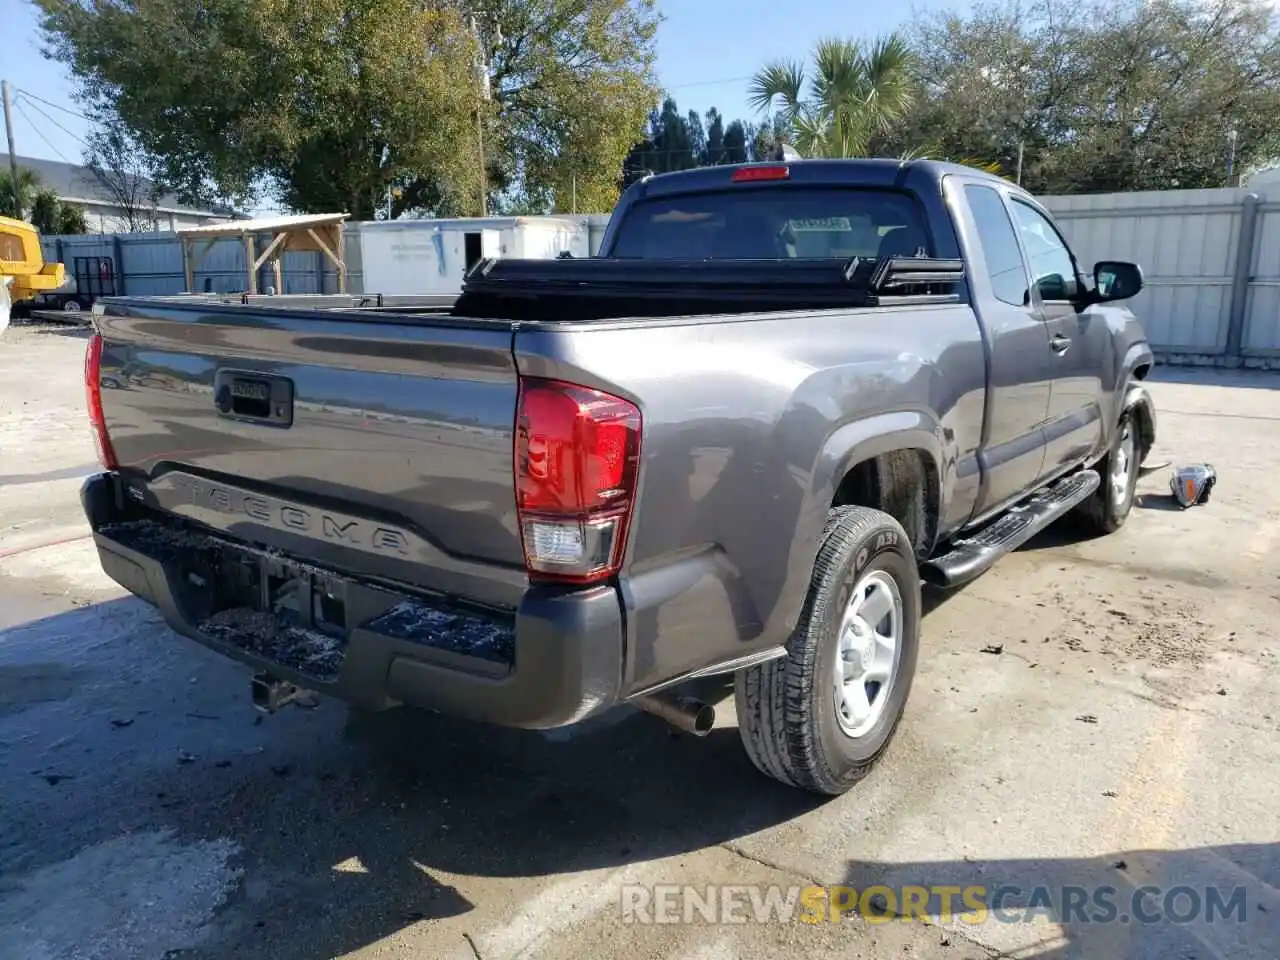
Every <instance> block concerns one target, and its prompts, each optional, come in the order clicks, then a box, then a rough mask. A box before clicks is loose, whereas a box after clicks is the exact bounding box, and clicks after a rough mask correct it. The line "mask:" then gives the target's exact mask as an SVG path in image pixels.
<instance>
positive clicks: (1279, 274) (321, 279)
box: [44, 188, 1280, 367]
mask: <svg viewBox="0 0 1280 960" xmlns="http://www.w3.org/2000/svg"><path fill="white" fill-rule="evenodd" d="M1275 192H1276V194H1277V199H1276V201H1274V202H1272V201H1268V200H1267V199H1266V197H1265V196H1264V195H1262V194H1261V193H1250V192H1249V191H1246V190H1162V191H1151V192H1146V193H1112V194H1097V195H1090V196H1070V197H1044V198H1042V199H1043V201H1044V203H1045V205H1046V206H1048V207H1049V209H1050V210H1051V211H1053V214H1054V217H1055V218H1056V219H1057V221H1058V223H1059V225H1060V226H1061V227H1062V230H1063V232H1064V233H1065V234H1066V235H1067V239H1068V241H1069V242H1070V244H1071V246H1072V248H1073V249H1074V250H1075V252H1076V255H1077V257H1078V258H1079V259H1080V261H1081V266H1082V267H1083V268H1084V269H1085V270H1088V269H1089V268H1090V267H1091V266H1092V264H1093V263H1094V261H1096V260H1106V259H1115V260H1134V261H1137V262H1138V263H1140V264H1141V265H1142V268H1143V270H1144V272H1145V275H1146V283H1147V288H1146V289H1145V290H1144V291H1143V292H1142V293H1141V294H1140V295H1139V296H1138V297H1137V298H1136V299H1135V300H1134V301H1133V304H1132V306H1133V309H1134V312H1135V313H1137V314H1138V315H1139V317H1140V318H1141V319H1142V321H1143V324H1144V326H1145V327H1146V329H1147V334H1148V336H1149V337H1150V338H1151V341H1152V343H1153V344H1154V345H1155V347H1156V349H1157V352H1158V353H1159V355H1160V356H1161V359H1163V360H1165V361H1166V362H1182V363H1205V364H1218V365H1224V366H1241V365H1244V366H1266V367H1280V188H1277V189H1276V190H1275ZM573 219H577V220H581V221H585V222H586V224H587V226H588V230H589V235H590V243H591V251H592V253H593V254H594V253H595V252H596V251H598V250H599V246H600V240H601V238H602V237H603V234H604V228H605V225H606V224H607V223H608V219H609V218H608V216H607V215H602V214H592V215H585V216H578V217H574V218H573ZM345 238H346V260H347V267H348V283H349V288H350V290H351V291H352V292H356V293H360V292H366V293H377V292H378V291H376V290H369V291H365V290H364V288H363V275H362V264H361V262H360V224H359V223H350V224H348V225H347V229H346V231H345ZM44 253H45V257H46V259H49V260H60V261H62V262H63V263H65V264H66V265H67V272H68V274H70V273H72V272H73V260H74V258H75V257H77V256H109V257H113V258H114V260H115V264H116V274H117V288H118V289H119V291H120V292H121V293H124V294H128V295H143V296H145V295H151V294H171V293H178V292H181V291H182V289H183V286H184V280H183V274H182V251H181V246H180V244H179V242H178V240H177V238H176V237H175V236H174V235H173V234H171V233H137V234H128V233H124V234H106V235H87V236H68V237H46V238H45V239H44ZM330 267H331V265H330V264H328V263H327V262H326V261H325V259H324V258H323V255H322V254H318V253H286V254H285V262H284V290H283V291H282V292H284V293H334V292H336V291H337V278H336V277H335V275H334V273H333V271H332V270H331V268H330ZM268 282H270V280H269V278H267V277H265V275H264V278H263V281H262V283H263V289H265V284H266V283H268ZM243 285H244V249H243V246H242V245H241V244H240V243H239V242H238V241H222V242H219V243H217V244H215V245H214V247H213V249H212V250H211V252H210V253H209V255H208V256H207V257H206V258H205V260H204V262H203V263H202V265H201V269H200V270H199V271H198V272H197V274H196V288H197V290H212V291H215V292H219V293H222V292H230V291H235V290H239V289H241V288H242V287H243Z"/></svg>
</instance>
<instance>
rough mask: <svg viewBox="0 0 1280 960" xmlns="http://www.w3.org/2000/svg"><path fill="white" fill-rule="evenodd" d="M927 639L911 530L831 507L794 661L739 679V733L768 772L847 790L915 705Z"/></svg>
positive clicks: (873, 514) (864, 511) (791, 646)
mask: <svg viewBox="0 0 1280 960" xmlns="http://www.w3.org/2000/svg"><path fill="white" fill-rule="evenodd" d="M919 638H920V575H919V573H918V571H917V569H916V561H915V555H914V551H913V548H912V545H911V542H910V540H909V539H908V537H907V534H906V532H905V531H904V530H903V529H902V526H901V525H900V524H899V523H898V521H896V520H895V519H893V517H891V516H889V515H888V514H886V513H882V512H880V511H878V510H871V509H868V508H866V507H839V508H836V509H835V510H833V511H831V514H830V516H829V518H828V520H827V525H826V529H825V530H824V532H823V539H822V544H821V546H820V548H819V550H818V559H817V561H816V563H815V564H814V571H813V579H812V580H811V581H810V586H809V595H808V597H807V598H806V600H805V606H804V610H803V611H802V613H801V616H800V622H799V624H798V625H797V627H796V630H795V633H794V634H792V636H791V640H790V641H789V642H788V644H787V655H786V656H785V657H782V658H779V659H777V660H773V661H770V662H768V663H765V664H761V665H760V666H758V667H752V668H751V669H749V670H744V671H741V672H740V673H739V674H738V675H737V678H736V701H737V710H738V726H739V732H740V733H741V735H742V740H743V743H744V745H745V746H746V749H747V754H748V755H749V756H750V757H751V761H752V762H753V763H754V764H755V765H756V767H757V768H759V769H760V770H761V771H762V772H763V773H766V774H768V775H769V776H771V777H773V778H774V779H776V780H780V781H781V782H783V783H786V784H789V785H792V786H797V787H801V788H803V789H805V790H810V791H812V792H814V793H823V794H839V793H843V792H845V791H846V790H848V789H849V788H850V787H852V786H853V785H854V784H855V783H857V782H858V781H859V780H861V779H862V778H863V777H865V776H866V775H867V774H868V773H870V772H871V769H872V767H874V766H875V764H876V762H877V761H878V760H879V759H880V757H881V756H882V755H883V754H884V751H885V750H886V748H887V747H888V746H889V742H890V741H891V740H892V738H893V734H894V732H895V731H896V729H897V726H898V721H899V720H900V719H901V718H902V711H903V709H904V707H905V706H906V702H907V694H908V693H909V692H910V690H911V681H912V679H913V677H914V675H915V668H916V658H917V653H918V650H919Z"/></svg>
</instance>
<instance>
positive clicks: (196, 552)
mask: <svg viewBox="0 0 1280 960" xmlns="http://www.w3.org/2000/svg"><path fill="white" fill-rule="evenodd" d="M81 500H82V503H83V505H84V509H85V514H86V515H87V516H88V518H89V522H90V525H91V527H92V528H93V532H94V540H95V542H96V543H97V547H98V555H99V557H100V558H101V561H102V567H103V570H104V571H105V572H106V573H107V575H108V576H110V577H111V578H112V579H113V580H115V581H116V582H117V583H119V584H120V585H121V586H122V587H124V588H125V589H126V590H128V591H130V592H131V593H133V594H135V595H137V596H138V597H140V598H142V599H143V600H145V601H147V602H148V603H151V604H153V605H154V606H155V607H156V608H157V609H158V610H159V611H160V613H161V614H162V615H163V616H164V619H165V621H166V622H167V623H168V624H169V625H170V626H171V627H172V628H173V629H174V630H175V631H177V632H178V633H180V634H182V635H184V636H186V637H190V638H191V639H193V640H196V641H198V642H200V643H201V644H203V645H205V646H206V647H209V648H211V649H213V650H216V651H218V652H219V653H222V654H224V655H226V656H228V657H231V658H233V659H235V660H238V661H240V662H242V663H245V664H248V665H249V666H251V667H253V668H255V669H256V670H258V671H261V672H265V673H270V674H272V675H274V676H276V677H279V678H280V679H283V680H288V681H290V682H293V683H296V684H298V685H299V686H302V687H306V688H309V689H312V690H317V691H319V692H321V693H325V694H327V695H329V696H333V697H336V698H338V699H342V700H345V701H347V702H350V703H354V704H358V705H360V706H363V707H366V708H370V709H381V708H385V707H389V706H394V705H396V704H398V703H406V704H411V705H414V706H418V707H423V708H427V709H431V710H437V711H439V712H441V713H445V714H450V715H453V716H459V717H465V718H468V719H473V720H479V721H485V722H489V723H495V724H499V725H502V726H512V727H525V728H531V729H546V728H551V727H558V726H564V725H567V724H570V723H575V722H577V721H579V720H582V719H584V718H585V717H588V716H591V715H593V714H595V713H598V712H600V711H602V710H605V709H607V708H608V707H610V706H613V705H614V704H615V703H617V702H618V695H619V689H620V685H621V679H622V656H623V620H622V610H621V606H620V603H619V598H618V595H617V592H616V590H615V589H614V588H613V587H610V586H602V587H596V588H591V589H586V590H564V589H536V588H535V589H530V590H529V591H527V592H526V593H525V594H524V597H523V599H522V601H521V603H520V605H519V607H518V609H516V610H515V611H513V612H495V611H490V610H483V609H479V608H469V607H465V606H462V605H457V604H452V603H450V602H449V601H447V600H445V599H440V600H439V601H436V600H433V599H430V598H424V597H423V596H421V595H418V594H412V593H409V592H398V591H397V589H396V588H395V587H394V586H388V585H386V584H381V583H379V584H373V583H366V582H364V581H361V580H359V579H356V578H350V577H347V576H345V575H343V574H340V573H337V572H334V571H326V570H321V569H318V568H315V567H311V566H309V565H305V564H302V563H299V564H297V565H296V569H299V570H301V571H303V572H302V575H301V576H302V578H303V579H304V580H306V579H311V580H312V581H313V582H316V583H320V582H323V583H324V584H325V585H326V587H325V589H326V590H329V589H332V591H333V593H334V594H335V595H341V596H342V598H343V605H342V610H343V611H344V612H343V624H344V625H343V628H342V629H340V630H338V631H336V632H335V631H333V630H330V631H329V633H328V634H327V635H326V634H323V633H320V632H318V631H316V630H308V631H305V632H303V633H300V634H299V635H300V636H302V637H304V638H305V639H306V640H307V642H308V643H311V644H312V646H314V645H315V644H314V643H312V641H315V642H317V643H318V644H319V646H321V647H324V648H325V649H324V652H323V655H322V656H320V657H319V658H316V659H312V660H306V661H299V660H297V659H292V658H290V657H288V656H286V657H283V658H282V657H281V656H277V655H276V650H277V648H275V647H273V646H272V645H271V644H264V643H262V642H259V639H256V638H255V636H254V635H253V630H252V629H251V628H249V627H244V628H242V627H240V626H238V625H237V624H236V623H235V622H229V621H226V620H225V619H223V620H221V621H219V620H218V616H217V615H218V614H219V613H220V612H224V611H225V609H226V608H225V603H226V597H225V596H222V595H220V594H221V592H222V589H223V586H224V585H223V583H221V582H220V581H222V580H225V579H227V578H224V577H222V576H221V572H222V571H224V570H225V568H226V567H227V566H229V565H231V566H234V567H235V568H236V569H237V572H241V570H243V571H245V572H247V575H249V576H250V577H257V576H259V575H260V576H261V577H262V578H263V579H266V578H267V577H268V576H269V575H270V572H271V571H277V572H278V571H279V569H280V568H281V567H282V565H289V566H290V568H291V569H295V568H294V566H293V561H292V560H291V559H290V558H283V557H280V556H278V555H273V554H269V553H267V552H265V551H260V550H257V549H255V548H253V547H251V546H249V545H247V544H243V543H239V542H237V541H234V540H230V539H226V538H223V537H221V536H219V535H213V534H206V533H204V532H200V531H197V530H193V529H192V528H190V527H188V526H187V525H185V524H183V523H182V521H180V520H178V519H176V518H172V517H169V516H167V515H164V514H154V513H150V514H147V515H146V518H145V519H142V520H140V519H139V516H140V515H139V512H138V511H137V510H135V509H133V508H132V507H130V506H127V505H126V504H125V503H124V501H123V498H122V496H121V492H120V487H119V484H118V482H117V479H116V477H115V476H114V475H112V474H99V475H97V476H94V477H91V478H89V479H88V480H87V481H86V482H85V484H84V487H83V488H82V490H81ZM140 531H145V535H143V533H142V532H140ZM210 571H213V572H214V573H215V574H216V575H215V576H214V577H207V576H205V574H207V573H209V572H210ZM329 585H332V587H330V586H329ZM248 589H249V592H250V593H253V592H255V591H257V590H259V587H258V586H257V585H254V586H251V587H250V588H248ZM242 593H243V591H242ZM308 598H309V600H308V604H307V606H308V607H310V606H312V602H311V594H310V593H308ZM211 624H216V625H217V626H216V628H215V627H214V626H212V625H211ZM459 638H461V639H459Z"/></svg>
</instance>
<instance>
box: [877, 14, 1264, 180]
mask: <svg viewBox="0 0 1280 960" xmlns="http://www.w3.org/2000/svg"><path fill="white" fill-rule="evenodd" d="M912 46H913V48H914V50H915V52H916V60H917V63H918V64H919V74H920V84H921V92H920V95H919V96H918V98H917V104H918V107H917V109H916V110H913V111H912V113H911V114H910V116H909V117H907V118H905V120H904V122H903V123H902V124H901V125H900V127H899V129H898V131H897V137H898V142H899V143H911V142H915V143H919V142H929V143H931V144H934V145H936V146H937V148H938V150H940V151H941V152H944V153H949V154H952V155H963V156H974V157H983V158H986V159H989V160H992V161H997V162H999V164H1000V166H1001V168H1002V169H1003V170H1004V171H1005V173H1006V175H1009V176H1012V177H1016V176H1018V167H1019V156H1018V155H1019V145H1021V148H1022V149H1021V153H1022V160H1021V181H1022V184H1023V185H1024V186H1026V187H1028V188H1029V189H1031V190H1033V191H1036V192H1045V193H1071V192H1104V191H1117V190H1144V189H1169V188H1191V187H1217V186H1223V185H1226V183H1227V181H1228V176H1227V170H1228V152H1229V139H1228V138H1229V136H1230V133H1231V131H1232V130H1234V131H1236V137H1237V139H1236V153H1235V169H1236V170H1241V169H1244V168H1246V167H1248V166H1250V165H1251V164H1254V163H1256V162H1259V161H1265V160H1267V159H1269V158H1271V157H1273V156H1275V155H1276V153H1277V148H1280V142H1278V141H1280V128H1277V125H1276V123H1275V118H1276V117H1277V116H1280V35H1278V34H1277V29H1276V21H1275V17H1274V14H1273V13H1272V10H1271V8H1270V7H1269V6H1267V5H1264V4H1262V3H1259V2H1255V0H1214V2H1211V3H1203V2H1199V0H1195V2H1193V0H1147V2H1138V0H1125V2H1122V3H1121V4H1120V5H1118V6H1117V5H1116V4H1115V3H1112V2H1109V3H1106V4H1103V3H1102V2H1100V0H1092V2H1089V0H1086V2H1085V3H1082V4H1060V3H1058V2H1056V0H1031V2H1030V3H1028V2H1026V0H1023V2H1013V0H1011V2H1008V3H998V4H995V5H985V6H980V7H977V8H974V9H973V10H972V11H971V12H969V13H968V14H965V15H959V14H942V15H939V16H936V17H932V18H928V19H925V20H924V21H923V22H921V23H920V24H919V25H918V26H917V28H916V31H915V35H914V36H913V38H912Z"/></svg>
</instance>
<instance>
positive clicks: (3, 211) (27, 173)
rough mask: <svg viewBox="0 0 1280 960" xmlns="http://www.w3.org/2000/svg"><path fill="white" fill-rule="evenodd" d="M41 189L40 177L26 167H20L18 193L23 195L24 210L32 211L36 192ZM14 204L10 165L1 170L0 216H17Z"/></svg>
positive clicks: (25, 211) (26, 211)
mask: <svg viewBox="0 0 1280 960" xmlns="http://www.w3.org/2000/svg"><path fill="white" fill-rule="evenodd" d="M39 191H40V178H39V177H38V176H37V175H36V174H35V172H34V171H32V170H28V169H27V168H26V167H19V168H18V194H19V195H20V196H21V197H22V212H23V213H30V212H31V205H32V203H33V202H34V201H35V197H36V194H37V193H38V192H39ZM16 213H17V212H16V210H15V209H14V204H13V176H12V174H10V172H9V168H8V166H5V167H4V169H2V170H0V217H13V216H16Z"/></svg>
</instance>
